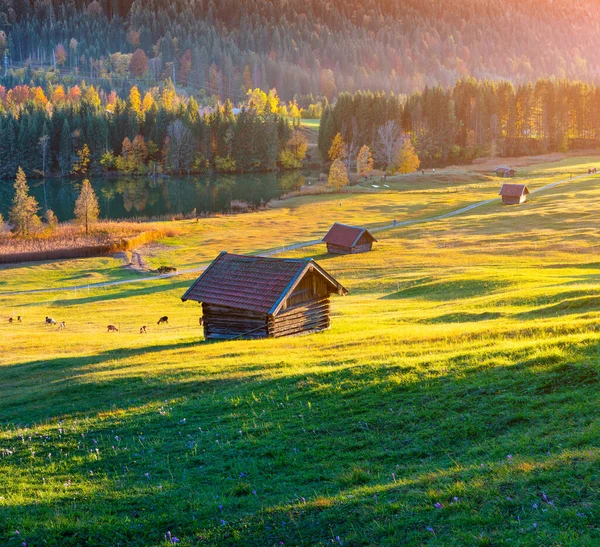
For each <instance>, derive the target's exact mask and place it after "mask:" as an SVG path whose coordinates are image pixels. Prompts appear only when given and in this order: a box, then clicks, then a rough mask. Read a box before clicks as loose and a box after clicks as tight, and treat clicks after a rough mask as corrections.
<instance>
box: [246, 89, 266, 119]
mask: <svg viewBox="0 0 600 547" xmlns="http://www.w3.org/2000/svg"><path fill="white" fill-rule="evenodd" d="M246 96H247V97H248V99H247V103H248V108H249V109H250V110H254V111H255V112H256V113H257V114H264V112H265V108H266V106H267V94H266V93H265V92H264V91H263V90H262V89H259V88H258V87H257V88H256V89H250V90H248V93H246Z"/></svg>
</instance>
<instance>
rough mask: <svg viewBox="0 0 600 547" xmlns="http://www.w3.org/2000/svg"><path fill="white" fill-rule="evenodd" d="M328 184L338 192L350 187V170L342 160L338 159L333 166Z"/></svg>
mask: <svg viewBox="0 0 600 547" xmlns="http://www.w3.org/2000/svg"><path fill="white" fill-rule="evenodd" d="M327 183H328V184H329V186H332V187H333V188H335V189H336V190H339V189H340V188H342V187H343V186H348V169H347V168H346V164H345V163H344V162H343V161H342V160H341V159H339V158H338V159H336V160H334V162H333V163H332V164H331V168H330V169H329V177H328V179H327Z"/></svg>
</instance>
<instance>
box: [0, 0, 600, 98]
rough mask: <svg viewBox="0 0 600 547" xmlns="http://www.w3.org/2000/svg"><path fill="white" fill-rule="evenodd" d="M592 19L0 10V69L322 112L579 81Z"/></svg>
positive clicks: (368, 8) (273, 9)
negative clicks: (341, 103) (466, 86)
mask: <svg viewBox="0 0 600 547" xmlns="http://www.w3.org/2000/svg"><path fill="white" fill-rule="evenodd" d="M599 15H600V8H599V7H598V3H597V2H596V0H572V1H570V2H568V3H564V2H556V1H554V2H553V1H552V0H461V1H460V2H445V1H444V0H430V1H428V2H423V1H422V0H401V1H390V0H369V1H368V2H365V1H363V0H345V1H344V2H338V1H336V2H334V1H323V0H304V1H302V2H289V1H285V0H275V1H273V0H219V1H218V2H217V1H214V0H136V1H135V2H132V1H131V0H92V1H90V0H1V1H0V59H2V57H3V56H4V53H5V52H6V53H7V57H8V61H9V64H11V65H14V66H15V67H20V66H23V65H25V64H32V65H34V66H40V65H43V66H53V67H55V68H56V69H57V70H60V71H69V72H76V73H79V74H82V75H85V76H86V77H88V79H90V78H93V81H94V83H96V84H98V86H99V87H101V84H102V82H106V81H109V82H111V85H112V87H113V88H115V87H117V85H116V82H118V81H121V80H123V79H127V78H134V79H137V78H149V79H152V80H153V81H155V82H156V81H161V80H164V79H165V78H166V77H170V78H174V79H175V83H176V84H177V85H182V86H186V87H187V88H188V89H190V90H195V91H197V92H202V93H205V94H206V95H207V96H213V95H214V96H218V97H219V99H220V100H221V101H224V100H225V99H227V98H229V99H231V100H232V101H234V102H236V100H239V99H242V98H243V97H244V95H245V92H246V90H248V89H250V88H252V89H253V88H256V87H259V88H261V89H265V90H266V89H271V88H273V87H275V88H277V89H278V90H279V93H280V95H281V96H282V97H283V98H284V99H285V100H290V99H292V98H293V97H294V96H295V95H310V94H312V95H314V96H325V97H327V98H328V99H330V100H331V99H333V98H335V97H336V96H337V94H338V93H339V92H342V91H349V92H353V91H357V90H365V89H370V90H373V91H376V90H385V91H393V92H394V93H396V94H402V93H404V94H406V93H412V92H414V91H417V90H423V89H424V88H425V87H426V86H429V87H430V88H433V87H436V86H437V85H441V86H444V87H446V86H449V85H453V84H454V83H455V82H456V81H457V80H459V79H461V78H464V77H465V76H474V77H477V78H479V79H484V78H490V79H499V78H505V79H510V80H511V81H513V82H516V83H522V82H526V81H531V80H533V79H535V78H538V77H549V76H557V77H565V78H569V79H582V80H589V81H593V80H595V79H596V77H597V74H598V68H599V66H600V50H599V49H598V48H597V47H596V46H597V43H598V41H599V40H600V26H599V25H598V23H597V20H598V16H599ZM2 72H3V71H2ZM11 77H15V78H17V79H18V78H19V77H20V75H19V73H18V72H15V74H14V76H11ZM13 83H14V82H12V83H11V85H12V84H13Z"/></svg>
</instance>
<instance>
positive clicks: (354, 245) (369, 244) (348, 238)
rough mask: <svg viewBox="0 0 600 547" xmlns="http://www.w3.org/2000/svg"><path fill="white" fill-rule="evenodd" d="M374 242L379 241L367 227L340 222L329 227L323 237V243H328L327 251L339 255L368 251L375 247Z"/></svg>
mask: <svg viewBox="0 0 600 547" xmlns="http://www.w3.org/2000/svg"><path fill="white" fill-rule="evenodd" d="M373 242H377V240H376V239H375V237H374V236H373V234H372V233H371V232H369V230H367V229H366V228H360V227H359V226H348V225H346V224H339V223H338V222H336V223H335V224H334V225H333V226H332V227H331V228H330V229H329V232H327V235H326V236H325V237H324V238H323V243H327V252H328V253H329V254H337V255H343V254H356V253H367V252H369V251H370V250H371V249H372V248H373Z"/></svg>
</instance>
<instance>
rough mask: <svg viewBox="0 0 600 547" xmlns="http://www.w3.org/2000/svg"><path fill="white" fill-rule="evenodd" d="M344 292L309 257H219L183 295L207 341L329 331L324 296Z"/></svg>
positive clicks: (328, 304) (221, 255) (342, 293)
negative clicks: (198, 310) (197, 306)
mask: <svg viewBox="0 0 600 547" xmlns="http://www.w3.org/2000/svg"><path fill="white" fill-rule="evenodd" d="M333 293H337V294H339V295H346V294H348V291H347V290H346V289H345V288H344V287H342V285H340V284H339V283H338V282H337V281H336V280H335V279H334V278H333V277H331V275H329V274H328V273H327V272H326V271H325V270H323V268H321V266H319V265H318V264H317V263H316V262H315V261H314V260H311V259H285V258H263V257H258V256H242V255H235V254H228V253H226V252H223V253H221V254H220V255H219V256H218V257H217V258H216V259H215V260H214V261H213V263H212V264H211V265H210V266H209V267H208V268H207V269H206V270H205V271H204V273H203V274H202V275H201V276H200V277H199V278H198V279H197V280H196V282H195V283H194V284H193V285H192V286H191V287H190V288H189V290H188V291H187V292H186V293H185V294H184V295H183V297H182V300H183V301H184V302H185V301H186V300H194V301H195V302H199V303H201V304H202V313H203V325H204V337H205V338H206V339H207V340H231V339H237V338H246V339H249V338H276V337H280V336H290V335H294V334H300V333H305V332H316V331H321V330H325V329H327V328H329V324H330V316H329V312H330V302H329V297H330V296H331V295H332V294H333Z"/></svg>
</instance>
